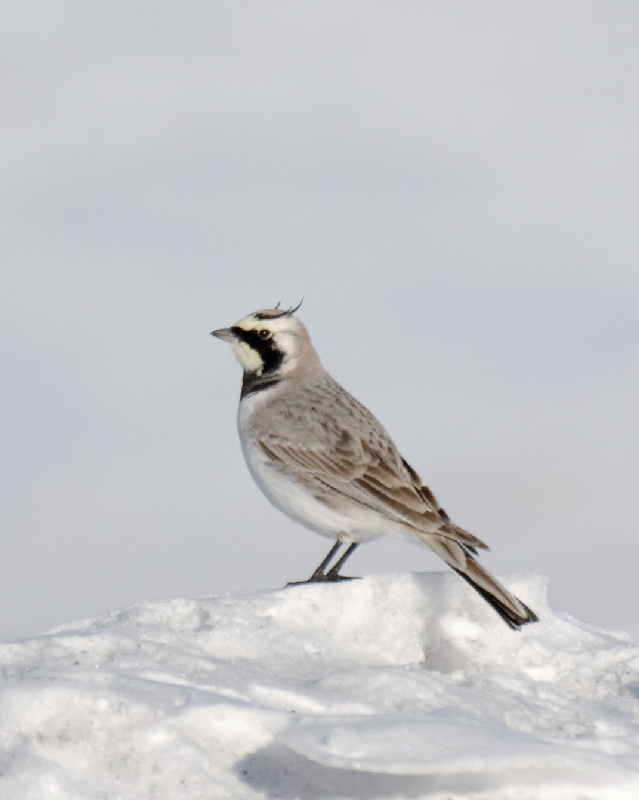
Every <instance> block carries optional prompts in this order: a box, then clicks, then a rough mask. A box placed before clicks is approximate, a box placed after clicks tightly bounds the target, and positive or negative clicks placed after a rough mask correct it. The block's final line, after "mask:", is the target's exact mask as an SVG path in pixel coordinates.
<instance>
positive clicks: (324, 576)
mask: <svg viewBox="0 0 639 800" xmlns="http://www.w3.org/2000/svg"><path fill="white" fill-rule="evenodd" d="M358 580H359V578H357V577H355V576H352V577H351V576H349V575H340V574H339V573H338V572H337V571H335V570H332V569H329V571H328V572H314V573H313V574H312V575H311V577H310V578H307V579H306V580H305V581H289V582H288V583H287V584H286V586H303V585H304V584H305V583H337V581H358Z"/></svg>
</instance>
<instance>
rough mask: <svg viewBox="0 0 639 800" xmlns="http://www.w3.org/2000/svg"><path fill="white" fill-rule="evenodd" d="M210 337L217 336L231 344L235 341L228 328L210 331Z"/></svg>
mask: <svg viewBox="0 0 639 800" xmlns="http://www.w3.org/2000/svg"><path fill="white" fill-rule="evenodd" d="M211 336H217V338H218V339H223V340H224V341H225V342H232V341H233V339H235V334H234V333H233V331H232V330H231V329H230V328H218V330H216V331H211Z"/></svg>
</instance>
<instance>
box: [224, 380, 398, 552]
mask: <svg viewBox="0 0 639 800" xmlns="http://www.w3.org/2000/svg"><path fill="white" fill-rule="evenodd" d="M265 401H268V390H265V391H263V392H256V393H255V394H252V395H249V396H248V397H245V398H244V399H243V400H241V401H240V407H239V410H238V430H239V434H240V442H241V444H242V452H243V453H244V458H245V459H246V463H247V466H248V468H249V471H250V473H251V475H252V477H253V480H254V481H255V483H256V484H257V485H258V486H259V488H260V489H261V491H262V492H263V494H264V495H265V496H266V498H267V499H268V500H269V501H270V502H271V503H272V504H273V505H274V506H275V507H276V508H278V509H279V510H280V511H283V512H284V513H285V514H286V515H287V516H289V517H291V518H292V519H294V520H296V521H297V522H299V523H300V524H302V525H304V526H305V527H307V528H310V529H311V530H313V531H315V532H316V533H319V534H321V535H322V536H327V537H329V538H331V539H339V540H340V541H343V542H354V541H357V542H365V541H370V540H371V539H374V538H376V537H377V536H379V535H381V534H382V533H384V532H386V533H387V532H388V530H384V529H383V528H384V527H386V526H387V524H388V523H386V526H383V525H382V526H380V523H383V520H381V519H380V516H379V515H378V514H375V513H373V514H371V512H370V511H369V510H367V509H364V508H359V507H358V506H356V505H355V504H354V503H350V502H348V501H345V503H344V507H343V508H338V509H335V508H331V507H329V506H328V505H327V504H325V503H323V502H321V501H320V500H317V499H316V498H315V497H314V496H313V494H312V493H311V492H310V491H309V490H308V489H307V488H306V487H305V486H304V485H303V483H301V482H300V483H298V482H297V481H294V480H291V479H290V478H289V477H287V476H286V475H284V474H282V472H281V471H280V470H279V469H277V468H276V467H274V466H273V465H272V462H271V461H270V458H269V457H268V455H267V454H266V453H265V452H264V450H263V449H262V447H261V446H260V444H259V442H258V441H257V439H256V437H255V435H254V434H253V432H252V427H253V426H252V425H251V417H252V416H253V414H255V413H256V412H257V411H258V409H259V406H260V405H261V403H263V402H265Z"/></svg>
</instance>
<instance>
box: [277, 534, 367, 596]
mask: <svg viewBox="0 0 639 800" xmlns="http://www.w3.org/2000/svg"><path fill="white" fill-rule="evenodd" d="M340 547H342V542H339V541H338V542H335V544H334V545H333V546H332V547H331V549H330V550H329V552H328V555H327V556H326V558H325V559H324V560H323V561H322V563H321V564H320V565H319V567H318V568H317V569H316V570H315V572H314V573H313V574H312V575H311V577H310V578H308V579H307V580H305V581H291V582H290V583H287V584H286V585H287V586H299V585H300V584H302V583H321V582H325V581H329V582H333V581H348V580H352V578H347V577H345V576H344V575H340V574H339V569H340V567H341V566H342V564H343V563H344V562H345V561H346V559H347V558H348V557H349V556H350V555H351V553H352V552H353V550H354V549H355V548H356V547H357V545H356V544H352V545H350V547H349V548H348V549H347V550H346V552H345V553H344V554H343V555H342V556H341V558H339V559H338V560H337V561H336V562H335V565H334V566H333V567H331V569H329V570H328V572H325V570H326V568H327V567H328V565H329V564H330V563H331V561H332V560H333V557H334V556H335V554H336V553H337V552H338V550H339V549H340Z"/></svg>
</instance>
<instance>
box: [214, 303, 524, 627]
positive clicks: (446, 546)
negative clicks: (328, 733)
mask: <svg viewBox="0 0 639 800" xmlns="http://www.w3.org/2000/svg"><path fill="white" fill-rule="evenodd" d="M298 308H299V306H297V307H296V308H291V309H288V310H287V311H283V310H280V309H279V308H278V307H276V308H272V309H265V310H263V311H256V312H254V313H253V314H249V315H248V316H246V317H244V318H243V319H241V320H240V321H239V322H238V323H237V324H236V325H233V326H232V327H231V328H221V329H220V330H216V331H212V335H213V336H217V337H218V338H219V339H223V340H224V341H227V342H230V343H231V345H232V346H233V350H234V351H235V355H236V356H237V358H238V360H239V362H240V364H241V365H242V368H243V370H244V377H243V380H242V393H241V397H240V406H239V412H238V428H239V433H240V440H241V443H242V450H243V452H244V457H245V459H246V463H247V464H248V468H249V470H250V472H251V475H252V476H253V478H254V480H255V482H256V483H257V485H258V486H259V488H260V489H261V490H262V492H263V493H264V494H265V495H266V497H267V498H268V499H269V500H270V502H271V503H272V504H273V505H274V506H275V507H276V508H279V509H280V510H281V511H283V512H284V513H285V514H288V516H289V517H291V518H292V519H294V520H296V521H297V522H300V523H301V524H302V525H304V526H306V527H307V528H310V529H311V530H313V531H316V532H317V533H319V534H321V535H322V536H326V537H328V538H330V539H335V544H334V545H333V547H332V548H331V550H330V552H329V553H328V555H327V556H326V558H325V559H324V561H322V563H321V564H320V565H319V567H318V568H317V569H316V570H315V572H314V573H313V574H312V575H311V577H310V578H309V579H308V582H312V581H338V580H343V579H344V577H343V576H342V575H340V574H339V571H340V569H341V567H342V566H343V564H344V562H345V561H346V559H347V558H348V557H349V556H350V555H351V554H352V553H353V551H354V550H355V548H356V547H357V546H358V545H359V544H360V543H362V542H368V541H370V540H371V539H374V538H376V537H377V536H381V535H382V534H388V535H390V536H397V537H399V538H402V539H407V540H409V541H412V542H416V543H417V544H422V545H424V544H425V545H428V546H429V547H430V548H431V549H432V550H434V551H435V553H437V555H438V556H440V557H441V558H442V559H443V560H444V561H445V562H446V563H447V564H448V565H449V566H450V567H452V569H454V570H455V572H457V574H458V575H460V576H461V577H462V578H464V580H466V581H467V582H468V583H469V584H470V585H471V586H472V587H473V588H474V589H475V590H476V591H477V592H479V594H480V595H481V596H482V597H483V598H484V600H486V601H487V602H488V603H489V604H490V605H491V606H492V607H493V608H494V609H495V611H497V613H498V614H499V615H500V616H501V617H502V619H504V620H505V622H506V623H507V624H508V625H510V627H511V628H515V629H518V628H519V627H521V626H522V625H524V624H526V623H528V622H535V621H536V620H537V617H536V615H535V614H534V612H533V611H531V609H530V608H528V606H526V605H525V603H522V601H521V600H519V599H517V598H516V597H515V596H514V595H513V594H511V593H510V592H509V591H508V590H507V589H505V588H504V587H503V586H502V585H501V584H500V583H499V582H498V581H497V580H496V579H495V578H494V577H493V576H492V575H491V574H490V573H489V572H487V571H486V570H485V569H484V568H483V567H482V566H481V565H480V564H479V563H478V562H477V560H476V559H475V556H476V555H477V551H478V550H479V549H486V548H487V545H485V544H484V543H483V542H482V541H481V540H480V539H478V538H477V537H476V536H473V534H472V533H468V531H465V530H463V528H460V527H458V526H457V525H455V524H454V523H453V522H452V521H451V519H450V517H449V516H448V514H446V512H445V511H444V509H443V508H442V507H441V506H440V505H439V503H438V502H437V500H436V499H435V496H434V494H433V493H432V492H431V491H430V489H428V487H426V486H424V484H423V483H422V481H421V479H420V477H419V475H418V474H417V473H416V472H415V470H414V469H413V468H412V467H411V466H409V464H408V463H407V462H406V461H405V460H404V459H403V458H402V456H401V455H400V453H399V451H398V450H397V448H396V447H395V445H394V444H393V442H392V441H391V439H390V437H389V435H388V434H387V433H386V431H385V430H384V428H383V427H382V426H381V424H380V423H379V422H378V421H377V419H376V418H375V417H374V416H373V415H372V414H371V412H370V411H369V410H368V409H367V408H365V407H364V406H363V405H362V404H361V403H359V402H358V401H357V400H356V399H355V398H354V397H352V396H351V395H350V394H349V393H348V392H347V391H346V390H345V389H343V388H342V387H341V386H340V385H339V384H338V383H337V382H336V381H335V380H333V378H331V376H330V375H329V374H328V373H327V372H326V370H325V369H324V367H323V366H322V364H321V362H320V359H319V356H318V355H317V353H316V351H315V349H314V348H313V345H312V344H311V340H310V337H309V335H308V333H307V331H306V328H305V327H304V325H302V323H301V322H300V321H299V319H297V317H296V316H295V312H296V311H297V309H298ZM342 547H345V548H346V549H345V551H344V552H343V554H342V555H341V556H340V557H338V555H339V551H340V549H341V548H342ZM334 559H335V560H334ZM331 562H333V563H332V566H331ZM306 582H307V581H302V583H306Z"/></svg>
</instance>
